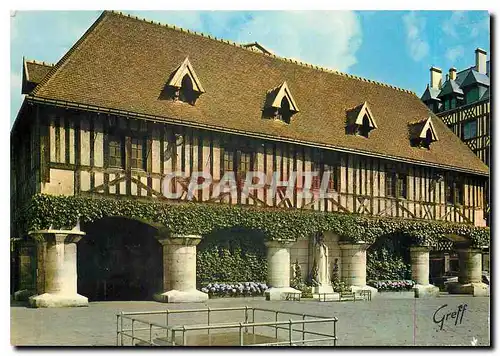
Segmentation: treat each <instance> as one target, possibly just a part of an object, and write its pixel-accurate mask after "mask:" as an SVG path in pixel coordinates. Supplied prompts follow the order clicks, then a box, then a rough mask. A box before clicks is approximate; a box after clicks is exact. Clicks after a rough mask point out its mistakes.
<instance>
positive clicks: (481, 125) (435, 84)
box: [421, 48, 491, 271]
mask: <svg viewBox="0 0 500 356" xmlns="http://www.w3.org/2000/svg"><path fill="white" fill-rule="evenodd" d="M421 100H422V101H423V102H424V103H425V104H426V105H427V106H428V107H429V110H431V111H432V112H433V113H434V114H436V115H437V116H438V117H439V118H440V119H441V120H443V122H444V123H445V124H446V125H447V126H448V127H449V128H450V129H451V130H452V131H453V132H454V133H455V135H457V136H458V137H460V138H461V139H462V141H463V142H464V143H465V144H466V145H467V146H468V147H469V148H470V149H471V150H472V152H474V153H475V154H476V155H477V156H478V157H479V158H480V159H481V160H482V161H483V162H484V163H485V164H486V165H488V166H489V165H490V130H491V116H490V61H488V60H487V52H486V51H485V50H483V49H481V48H476V50H475V65H474V66H471V67H469V68H466V69H464V70H461V71H459V72H457V69H456V68H455V67H452V68H450V69H449V71H448V74H446V77H445V80H444V82H443V77H442V71H441V69H440V68H437V67H431V68H430V84H428V85H427V88H426V89H425V91H424V93H423V94H422V97H421ZM484 199H485V201H484V206H485V209H484V211H485V218H486V221H487V224H488V225H489V224H490V195H489V183H487V184H486V185H485V194H484ZM488 256H489V253H488V252H487V251H485V263H484V265H485V270H487V271H489V259H488ZM449 257H451V258H449ZM433 260H434V262H435V268H436V269H438V270H442V269H445V270H446V271H448V270H450V269H451V270H453V269H454V268H453V267H452V266H450V265H449V263H452V264H453V263H455V269H456V268H457V267H458V264H457V263H458V261H457V256H456V255H455V256H453V255H452V256H446V259H444V258H441V257H440V256H435V258H434V259H433ZM445 260H446V261H449V262H446V263H443V262H444V261H445Z"/></svg>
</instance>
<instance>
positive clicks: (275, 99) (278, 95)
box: [263, 81, 299, 124]
mask: <svg viewBox="0 0 500 356" xmlns="http://www.w3.org/2000/svg"><path fill="white" fill-rule="evenodd" d="M298 112H299V108H298V106H297V104H296V103H295V100H294V99H293V96H292V93H291V92H290V89H289V88H288V84H287V83H286V81H285V82H283V84H281V85H280V86H278V87H276V88H274V89H272V90H270V91H268V92H267V95H266V102H265V103H264V110H263V116H264V117H265V118H271V119H278V120H281V121H283V122H285V123H287V124H289V123H290V120H291V118H292V116H293V115H295V114H296V113H298Z"/></svg>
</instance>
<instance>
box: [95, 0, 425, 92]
mask: <svg viewBox="0 0 500 356" xmlns="http://www.w3.org/2000/svg"><path fill="white" fill-rule="evenodd" d="M103 13H111V14H115V15H118V16H122V17H126V18H130V19H134V20H137V21H141V22H145V23H149V24H153V25H158V26H163V27H166V28H170V29H172V30H176V31H180V32H186V33H189V34H193V35H198V36H201V37H205V38H209V39H212V40H215V41H219V42H222V43H225V44H229V45H233V46H235V47H239V48H241V49H244V50H246V51H249V52H251V53H255V54H257V55H263V56H268V57H273V58H276V59H279V60H282V61H284V62H290V63H292V64H296V65H300V66H302V67H307V68H311V69H315V70H319V71H322V72H326V73H332V74H336V75H340V76H344V77H347V78H351V79H356V80H360V81H363V82H367V83H373V84H377V85H380V86H384V87H388V88H391V89H394V90H398V91H402V92H404V93H409V94H413V95H417V94H416V93H415V92H414V91H411V90H409V89H404V88H400V87H397V86H394V85H391V84H387V83H383V82H379V81H376V80H372V79H368V78H363V77H360V76H357V75H354V74H348V73H344V72H340V71H338V70H334V69H330V68H325V67H321V66H318V65H315V64H310V63H306V62H302V61H299V60H297V59H292V58H286V57H281V56H278V55H276V54H274V53H272V54H267V53H262V52H256V51H253V50H252V49H251V48H247V47H245V46H244V45H243V44H239V43H236V42H233V41H231V40H225V39H223V38H217V37H216V36H212V35H208V34H205V33H203V32H197V31H193V30H189V29H184V28H182V27H178V26H175V25H170V24H167V23H163V24H162V23H161V22H159V21H158V22H155V21H153V20H147V19H146V18H139V17H138V16H132V15H130V14H124V13H123V12H121V11H120V12H118V11H114V10H105V11H104V12H103Z"/></svg>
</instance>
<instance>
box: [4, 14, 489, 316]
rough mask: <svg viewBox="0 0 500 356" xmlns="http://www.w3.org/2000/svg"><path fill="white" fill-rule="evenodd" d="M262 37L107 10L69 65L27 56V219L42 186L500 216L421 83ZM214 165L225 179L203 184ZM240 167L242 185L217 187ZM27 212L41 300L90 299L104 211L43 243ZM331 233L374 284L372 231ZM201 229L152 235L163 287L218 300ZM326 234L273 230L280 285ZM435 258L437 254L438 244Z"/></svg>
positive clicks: (27, 259) (16, 187) (25, 265)
mask: <svg viewBox="0 0 500 356" xmlns="http://www.w3.org/2000/svg"><path fill="white" fill-rule="evenodd" d="M260 47H261V46H260ZM260 47H259V48H255V46H240V45H236V44H234V43H231V42H229V41H225V40H219V39H214V38H211V37H210V36H206V35H201V34H196V33H192V32H190V31H185V30H182V29H179V28H175V27H171V26H164V25H160V24H157V23H152V22H148V21H145V20H140V19H136V18H131V17H130V16H125V15H121V14H117V13H114V12H107V11H106V12H104V13H103V14H102V15H101V17H100V18H99V19H98V20H97V21H96V22H95V23H94V24H93V25H92V26H91V28H90V29H89V30H88V31H87V32H86V33H85V34H84V36H83V37H82V38H81V39H80V40H79V41H78V42H77V43H76V44H75V45H74V46H73V47H72V48H71V49H70V50H69V51H68V53H66V54H65V55H64V56H63V58H62V59H61V60H60V61H59V62H58V63H56V64H55V65H48V64H44V63H42V64H40V63H37V62H33V61H25V63H24V72H23V94H26V97H25V100H24V103H23V105H22V108H21V109H20V111H19V114H18V116H17V119H16V121H15V123H14V127H13V129H12V132H11V147H12V152H11V160H12V165H11V166H12V172H11V184H12V190H11V191H12V195H11V206H12V208H11V211H12V216H13V221H19V220H22V214H24V213H25V211H24V210H23V207H25V206H27V204H29V201H30V199H31V198H32V197H33V195H35V194H40V193H41V194H47V195H64V196H89V197H114V198H116V199H143V200H148V199H150V200H156V201H157V200H166V201H170V200H173V201H185V200H189V199H190V200H194V201H196V202H197V203H200V204H208V203H211V204H227V205H251V206H254V207H262V208H263V209H265V208H275V209H311V210H317V211H323V212H332V213H348V214H362V215H367V216H372V217H394V218H396V219H399V218H402V219H409V220H423V221H426V220H427V221H446V222H453V223H460V224H467V225H475V226H484V225H485V220H484V208H485V207H484V201H485V199H484V189H485V181H486V180H487V178H488V168H487V167H486V166H485V165H484V163H483V162H481V160H480V159H478V158H477V157H476V156H475V155H474V154H473V153H472V152H471V151H470V150H469V149H468V148H467V147H466V146H465V145H464V144H463V143H462V142H461V141H460V140H458V139H457V138H456V137H455V135H454V134H453V133H452V132H451V131H450V130H449V129H448V128H447V127H446V125H445V124H444V123H443V122H442V121H441V120H439V119H437V117H436V116H435V115H434V114H432V113H429V111H428V110H427V108H426V106H425V105H423V104H422V103H421V102H420V100H419V98H418V97H417V96H415V94H414V93H412V92H409V91H406V90H403V89H399V88H395V87H392V86H389V85H386V84H382V83H377V82H373V81H370V80H367V79H363V78H358V77H354V76H351V75H347V74H342V73H338V72H334V71H329V70H326V69H322V68H318V67H315V66H312V65H308V64H303V63H298V62H297V61H292V60H288V59H284V58H279V57H276V56H274V55H272V54H270V53H269V52H268V51H263V50H262V49H260ZM252 171H257V172H261V174H262V175H261V177H262V179H260V180H259V183H261V184H260V185H257V184H256V185H255V186H254V188H253V189H252V190H250V191H246V190H245V189H242V184H241V183H242V182H244V181H245V179H246V177H247V173H248V172H252ZM194 172H201V173H202V174H201V176H200V174H199V175H198V176H197V178H196V180H195V183H197V184H199V187H200V189H197V190H196V191H194V193H193V194H191V195H190V193H189V186H190V184H192V183H193V180H192V176H193V173H194ZM309 172H318V176H314V175H310V174H307V173H309ZM325 172H327V174H326V175H325V174H324V173H325ZM228 173H229V174H228ZM295 176H296V177H297V178H293V179H291V178H292V177H295ZM200 177H203V178H202V179H201V180H199V179H198V178H200ZM207 177H210V179H211V183H212V184H203V181H204V180H205V179H208V178H207ZM227 177H229V178H231V177H234V179H235V181H236V185H237V187H236V188H235V189H230V190H229V191H225V192H222V193H220V192H215V186H214V184H217V183H220V182H221V180H224V179H226V178H227ZM319 177H322V178H325V177H326V178H325V179H319ZM251 182H252V183H254V181H253V180H252V181H251ZM273 184H274V185H277V186H278V187H277V189H276V190H272V189H269V188H270V186H273ZM322 185H323V186H322ZM323 188H324V189H323ZM321 189H323V190H324V191H326V192H327V193H328V196H323V195H321V194H319V193H318V192H319V191H320V190H321ZM167 191H168V193H172V194H173V195H174V197H172V198H168V196H167V195H166V193H167ZM96 223H97V222H96ZM114 224H117V223H116V222H113V221H110V222H109V225H108V226H107V229H108V230H109V232H108V233H107V234H108V235H109V234H112V233H113V230H116V229H117V228H118V226H117V225H114ZM21 226H22V225H20V224H16V223H13V224H12V232H11V233H12V236H13V237H15V238H16V239H18V240H20V241H21V242H22V243H20V244H18V245H19V247H17V248H16V251H15V256H16V263H15V267H14V275H15V281H16V282H15V285H16V289H17V290H23V289H28V290H30V289H31V290H34V291H35V293H34V294H37V295H38V297H36V298H39V299H36V298H35V301H34V302H33V303H34V304H35V305H37V306H56V305H57V304H58V303H59V302H54V298H55V299H57V298H59V297H60V299H57V301H60V303H61V304H65V303H66V304H68V303H69V304H71V303H73V304H76V305H78V304H79V303H80V304H85V300H84V299H82V298H84V297H82V296H80V295H79V294H78V293H77V289H78V291H80V289H81V288H79V287H78V288H77V286H80V285H83V284H85V283H86V285H91V284H92V283H93V280H92V278H97V277H91V276H90V274H91V273H90V272H89V273H87V272H88V271H87V270H86V268H87V267H88V266H87V265H88V264H90V263H92V262H85V261H83V260H80V257H79V256H80V255H78V254H79V253H80V252H79V251H80V250H78V252H77V248H76V246H77V242H78V241H80V240H81V242H78V246H79V247H78V248H79V249H81V247H82V246H83V245H82V242H83V243H84V244H85V243H86V242H85V241H86V240H87V241H97V240H96V238H95V237H94V236H93V235H92V234H98V232H93V233H90V231H96V230H97V229H96V228H95V226H96V225H93V224H92V223H87V224H85V225H82V226H80V227H79V228H75V229H72V230H60V231H59V230H57V231H56V230H54V229H55V227H52V229H50V228H49V229H48V230H43V231H38V232H36V234H37V235H40V236H42V241H44V242H42V243H39V242H37V243H33V244H31V245H30V243H29V242H28V241H29V240H30V238H29V237H28V235H29V234H30V233H32V232H29V231H23V230H22V227H21ZM108 230H107V231H108ZM86 231H87V236H84V234H85V232H86ZM144 231H146V230H144ZM101 232H102V231H101ZM173 233H175V232H173ZM142 234H150V235H151V233H147V232H143V233H142ZM324 235H325V243H326V244H327V245H328V247H329V254H330V261H331V262H330V263H333V261H334V260H337V261H339V262H340V266H341V269H340V270H341V272H340V274H341V278H342V279H344V280H345V281H347V282H348V284H349V285H351V286H353V287H358V288H366V248H367V246H365V245H359V244H357V245H356V244H354V245H353V244H346V243H345V241H342V239H341V237H339V236H336V235H335V234H332V233H329V232H324ZM96 236H97V235H96ZM137 237H138V236H135V237H134V236H132V237H131V238H132V239H134V238H135V239H137ZM144 238H146V237H144ZM199 238H201V237H193V236H187V237H186V236H177V235H175V234H173V235H172V236H170V238H169V239H164V240H161V241H160V243H161V244H160V243H157V246H156V247H151V248H152V249H158V248H159V251H160V252H159V257H158V260H159V261H160V262H158V264H162V262H161V261H163V267H162V266H157V268H159V271H160V272H159V273H158V277H157V278H158V279H159V280H160V281H159V282H158V283H159V287H158V286H156V285H155V286H149V287H148V288H149V289H147V290H148V293H150V290H151V291H152V290H154V289H155V288H157V287H158V288H160V289H162V288H163V289H164V290H165V291H167V293H165V294H164V297H163V299H164V300H166V301H197V300H203V298H204V296H203V295H202V294H203V293H201V292H197V291H195V285H194V282H193V276H192V271H193V268H194V269H196V263H195V259H194V260H193V254H194V256H196V244H197V243H198V242H199ZM311 239H312V237H310V238H307V239H299V240H297V241H296V242H295V243H294V244H293V246H292V245H290V244H288V243H285V242H282V243H277V242H268V243H266V246H268V261H269V266H270V267H269V278H268V281H270V282H269V283H270V285H271V287H273V288H277V290H287V288H289V279H290V278H289V275H290V269H291V263H290V261H292V262H293V261H295V260H297V261H299V263H300V264H301V266H302V267H303V269H304V270H306V271H309V270H311V267H312V266H311V263H312V262H311V254H312V252H311V247H310V244H311ZM152 241H153V240H152ZM162 241H163V242H162ZM189 241H190V242H189ZM96 243H97V242H96ZM111 243H112V242H111ZM60 246H64V247H60ZM134 246H136V247H137V246H139V247H137V249H136V250H135V251H139V250H140V251H143V252H144V249H145V248H146V247H144V246H143V245H141V244H140V243H139V242H137V241H136V243H135V245H134ZM140 246H143V247H140ZM162 246H163V247H162ZM173 246H177V247H179V246H181V247H179V248H177V247H175V248H174V247H173ZM85 248H88V249H90V250H88V251H91V247H89V246H87V245H86V247H85ZM113 248H118V247H116V246H115V247H113ZM162 248H163V250H162ZM183 248H184V250H183V251H185V252H183V253H185V255H183V257H182V258H180V259H179V258H178V255H176V253H179V252H178V251H180V250H182V249H183ZM58 249H59V250H58ZM60 249H62V250H63V251H64V253H63V256H64V257H60V251H61V250H60ZM141 249H142V250H141ZM30 251H31V252H30ZM33 251H35V252H33ZM57 251H59V252H57ZM161 251H163V255H162V252H161ZM415 251H416V252H415V253H418V254H421V251H420V250H418V251H417V250H415ZM58 253H59V255H58ZM155 254H156V252H155V253H151V254H150V255H151V256H153V255H155ZM57 256H59V257H57ZM87 256H92V254H91V253H90V254H88V255H87ZM155 256H156V255H155ZM415 256H416V255H415ZM419 256H420V255H419ZM464 256H465V255H464ZM474 256H476V255H474ZM57 258H59V260H58V259H57ZM61 258H62V259H61ZM96 258H97V257H96ZM152 258H153V257H152ZM464 258H468V257H464ZM77 260H78V261H77ZM174 261H177V262H174ZM193 261H194V262H193ZM423 261H424V265H425V264H426V265H427V268H428V265H429V262H428V250H427V255H426V254H425V253H424V255H423ZM425 261H427V262H426V263H425ZM101 262H102V261H100V262H99V261H97V260H96V261H94V262H93V263H95V264H96V265H98V264H99V263H101ZM176 263H177V264H176ZM193 263H194V265H193ZM77 265H78V275H77V273H76V266H77ZM116 265H120V263H116ZM193 266H194V267H193ZM353 266H354V267H353ZM139 268H140V266H138V267H137V269H139ZM151 268H153V267H151ZM329 268H332V266H330V267H329ZM88 269H89V271H90V269H91V268H90V267H88ZM68 270H71V271H70V272H67V271H68ZM33 271H37V272H36V273H34V272H33ZM186 271H189V273H188V272H186ZM94 272H95V271H94ZM123 273H125V272H123ZM144 273H145V275H151V274H152V271H151V270H149V271H148V270H147V269H145V271H144ZM83 274H85V275H86V276H90V277H85V278H88V280H86V281H81V278H84V277H82V275H83ZM188 274H189V276H187V275H188ZM416 274H418V273H417V272H416ZM421 274H422V278H423V279H422V283H423V284H428V283H429V282H428V273H423V272H421ZM42 275H43V276H44V277H43V278H42V277H40V276H42ZM123 278H125V279H126V278H128V277H122V279H123ZM155 278H156V277H155ZM176 278H177V279H176ZM89 281H90V282H89ZM84 282H85V283H84ZM89 283H90V284H89ZM96 283H97V282H96ZM108 283H111V282H110V281H109V280H108ZM186 291H187V292H186ZM188 292H189V293H188ZM183 293H184V294H183ZM186 293H187V294H186ZM190 293H191V294H190ZM150 294H151V293H150ZM67 295H72V296H73V297H71V298H73V299H72V300H73V302H68V297H67ZM75 295H76V296H78V297H75ZM54 296H56V297H57V298H56V297H54ZM80 297H81V298H80ZM65 298H66V299H65ZM71 298H70V299H71ZM78 298H80V299H78ZM85 299H86V298H85ZM160 299H161V298H160ZM75 300H76V302H75Z"/></svg>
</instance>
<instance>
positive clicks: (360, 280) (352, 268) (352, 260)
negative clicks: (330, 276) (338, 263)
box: [339, 241, 377, 297]
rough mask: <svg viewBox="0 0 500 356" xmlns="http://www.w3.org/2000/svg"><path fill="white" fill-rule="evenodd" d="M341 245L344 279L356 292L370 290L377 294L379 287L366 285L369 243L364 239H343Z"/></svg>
mask: <svg viewBox="0 0 500 356" xmlns="http://www.w3.org/2000/svg"><path fill="white" fill-rule="evenodd" d="M339 246H340V249H341V250H342V267H341V269H342V281H344V282H345V283H346V284H347V285H348V286H350V288H351V291H353V292H355V293H356V292H359V291H362V290H370V291H371V292H372V297H373V296H374V295H375V294H377V289H376V288H373V287H370V286H367V285H366V249H367V248H368V246H369V245H368V244H367V243H365V242H363V241H360V242H358V243H352V242H342V241H341V242H339Z"/></svg>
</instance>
